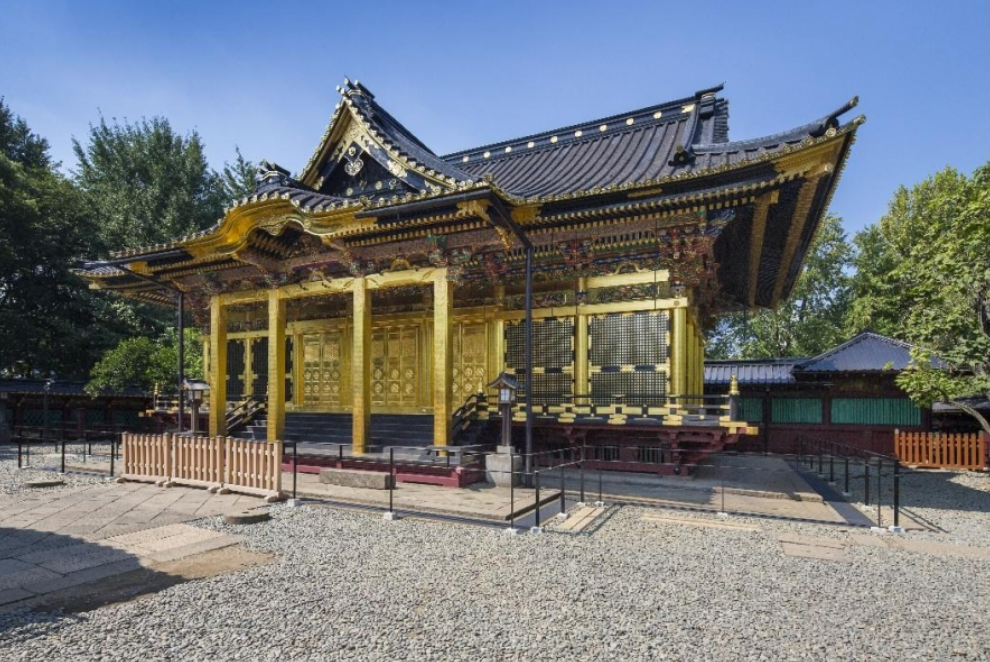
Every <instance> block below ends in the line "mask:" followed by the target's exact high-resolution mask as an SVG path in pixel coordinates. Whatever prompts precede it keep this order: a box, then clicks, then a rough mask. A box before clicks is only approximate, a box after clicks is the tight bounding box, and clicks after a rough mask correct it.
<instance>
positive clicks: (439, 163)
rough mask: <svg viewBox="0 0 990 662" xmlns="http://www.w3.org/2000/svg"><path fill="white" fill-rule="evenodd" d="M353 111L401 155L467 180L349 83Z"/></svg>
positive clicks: (370, 96) (360, 88) (361, 88)
mask: <svg viewBox="0 0 990 662" xmlns="http://www.w3.org/2000/svg"><path fill="white" fill-rule="evenodd" d="M347 96H348V98H349V99H350V101H351V102H352V107H353V108H354V110H355V111H357V113H358V114H359V115H360V116H361V118H362V119H364V121H365V122H367V123H368V124H369V125H371V127H372V129H377V131H378V132H379V133H381V134H382V136H384V138H385V141H386V142H388V143H389V144H390V145H392V147H394V148H396V149H397V150H398V151H399V152H400V153H401V154H402V155H403V156H405V157H407V158H410V159H412V160H414V161H416V162H417V163H420V164H422V165H423V166H425V167H426V168H427V169H429V170H433V171H435V172H437V173H440V174H442V175H444V176H446V177H452V178H453V179H455V180H457V181H470V180H471V179H472V177H471V175H470V174H468V173H466V172H464V171H463V170H461V169H460V168H458V167H457V166H455V165H453V164H451V163H448V162H446V161H444V160H443V159H441V158H440V157H439V156H437V155H436V154H434V153H433V151H432V150H431V149H430V148H429V147H427V146H426V145H425V144H423V142H422V141H421V140H420V139H419V138H417V137H416V136H414V135H413V134H412V132H411V131H409V129H407V128H406V127H404V126H403V125H402V123H400V122H399V120H397V119H395V118H394V117H392V115H390V114H389V112H388V111H387V110H385V109H384V108H382V107H381V105H379V103H378V102H377V101H375V97H374V95H373V94H371V93H370V92H369V91H368V90H367V89H366V88H365V87H364V86H363V85H358V86H357V87H352V88H351V90H350V91H349V92H348V93H347Z"/></svg>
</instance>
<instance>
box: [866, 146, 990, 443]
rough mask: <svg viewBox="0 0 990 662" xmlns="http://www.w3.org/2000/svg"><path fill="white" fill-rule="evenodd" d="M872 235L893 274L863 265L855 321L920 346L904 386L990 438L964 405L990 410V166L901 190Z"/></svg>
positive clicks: (921, 400) (988, 425) (920, 399)
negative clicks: (977, 403)
mask: <svg viewBox="0 0 990 662" xmlns="http://www.w3.org/2000/svg"><path fill="white" fill-rule="evenodd" d="M872 232H873V233H875V234H878V235H879V241H878V242H877V247H878V250H877V251H876V254H877V258H879V259H878V260H877V263H878V264H879V265H881V266H883V267H885V269H883V270H881V269H880V268H870V267H867V265H865V264H864V265H863V267H864V269H863V272H861V273H863V277H862V280H861V282H859V283H857V286H856V290H857V292H858V294H859V296H860V301H865V302H866V303H865V304H863V305H859V307H858V309H857V312H858V313H859V314H861V315H863V316H867V313H869V314H871V315H872V317H866V319H870V320H872V321H873V322H874V323H875V324H876V325H877V326H879V327H880V328H883V329H885V330H887V331H888V332H895V331H896V333H894V335H897V336H898V337H900V338H902V339H904V340H907V341H909V342H911V343H913V344H915V345H917V346H918V349H916V350H915V351H914V352H913V353H912V355H913V357H914V359H915V367H914V368H913V369H911V370H908V371H905V372H904V373H902V374H901V376H900V377H899V378H898V384H899V385H900V386H901V387H902V388H903V389H904V390H905V391H906V392H907V393H908V394H909V395H910V396H911V397H912V398H913V399H915V400H916V401H917V402H919V403H920V404H923V405H930V404H931V403H932V402H938V401H948V402H952V403H954V404H956V405H957V406H959V407H960V408H961V409H963V410H965V411H967V412H969V413H970V414H972V415H973V416H974V417H976V418H977V420H978V421H979V422H980V424H981V426H982V427H983V428H984V429H985V430H986V431H987V432H990V423H988V421H987V420H986V419H985V418H984V417H983V416H982V415H980V414H979V412H978V411H976V410H975V409H973V408H972V407H971V406H969V404H968V403H967V402H965V401H963V400H962V399H963V398H968V397H972V396H976V395H983V396H984V397H986V398H987V401H988V402H990V321H988V317H990V163H988V164H986V165H984V166H982V167H981V168H979V169H978V170H977V171H976V172H975V173H974V174H973V176H972V177H971V178H967V177H965V176H964V175H961V174H960V173H958V172H956V171H955V170H953V169H951V168H946V169H945V170H942V171H941V172H939V173H937V174H935V175H934V176H932V177H930V178H929V179H927V180H925V181H923V182H921V183H920V184H918V185H916V186H914V187H912V188H910V189H907V188H903V187H902V188H901V189H899V190H898V191H897V193H896V194H895V196H894V199H893V201H892V202H891V204H890V208H889V210H888V212H887V214H886V215H885V216H884V217H883V218H882V219H881V220H880V223H879V230H872ZM878 284H879V285H880V286H878ZM860 301H858V302H857V304H859V303H860ZM895 316H897V318H896V319H895ZM940 366H941V367H940Z"/></svg>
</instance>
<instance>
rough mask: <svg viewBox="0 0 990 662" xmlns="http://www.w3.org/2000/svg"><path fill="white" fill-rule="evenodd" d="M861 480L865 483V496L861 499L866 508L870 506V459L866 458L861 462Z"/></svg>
mask: <svg viewBox="0 0 990 662" xmlns="http://www.w3.org/2000/svg"><path fill="white" fill-rule="evenodd" d="M863 478H864V479H865V480H866V482H865V485H866V487H865V492H866V496H865V498H864V499H863V505H864V506H868V505H870V458H866V460H865V461H864V462H863Z"/></svg>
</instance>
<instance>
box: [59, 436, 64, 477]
mask: <svg viewBox="0 0 990 662" xmlns="http://www.w3.org/2000/svg"><path fill="white" fill-rule="evenodd" d="M59 473H63V474H64V473H65V437H63V438H62V470H61V471H60V472H59Z"/></svg>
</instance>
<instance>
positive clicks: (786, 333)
mask: <svg viewBox="0 0 990 662" xmlns="http://www.w3.org/2000/svg"><path fill="white" fill-rule="evenodd" d="M851 259H852V250H851V248H850V246H849V243H848V242H847V241H846V235H845V233H844V232H843V230H842V221H841V219H839V217H837V216H832V215H828V216H826V217H825V218H824V219H822V223H821V226H820V227H819V229H818V234H817V235H816V237H815V240H814V242H813V243H812V245H811V248H810V249H809V251H808V257H807V258H806V260H805V262H804V265H803V267H802V270H801V274H800V276H799V277H798V281H797V283H796V284H795V286H794V290H793V292H792V293H791V296H790V298H789V299H788V300H787V301H785V302H784V303H782V304H781V305H780V307H778V308H777V309H776V310H761V311H759V312H757V313H753V314H750V313H745V312H742V313H732V314H729V315H726V316H724V317H722V318H721V319H720V320H719V321H718V323H717V324H716V325H715V326H714V327H713V329H712V330H711V331H710V332H709V333H708V344H707V349H706V354H707V355H708V356H709V357H711V358H741V357H746V358H770V357H779V356H814V355H816V354H819V353H821V352H823V351H825V350H826V349H828V348H829V347H833V346H835V345H837V344H839V343H840V342H842V341H843V340H845V339H846V338H845V337H844V333H843V320H844V319H845V316H846V312H847V310H848V308H849V303H850V284H849V281H850V276H849V274H848V268H849V265H850V261H851Z"/></svg>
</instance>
